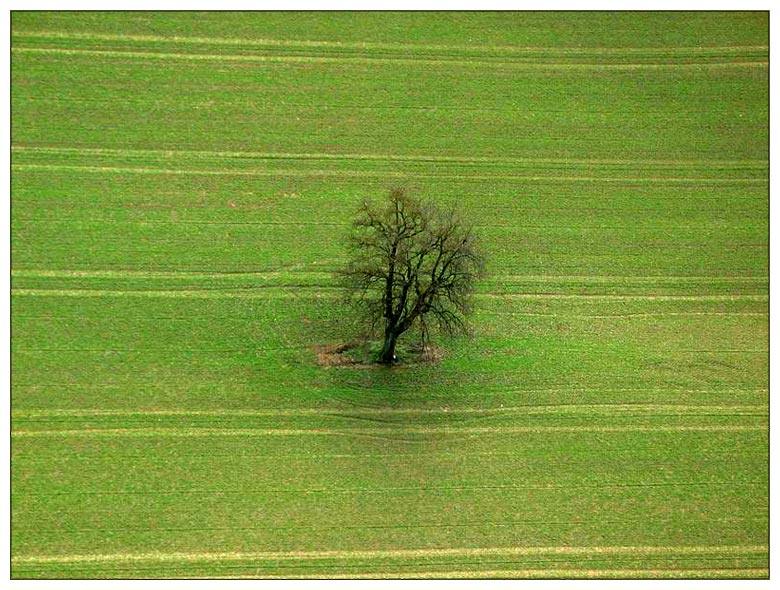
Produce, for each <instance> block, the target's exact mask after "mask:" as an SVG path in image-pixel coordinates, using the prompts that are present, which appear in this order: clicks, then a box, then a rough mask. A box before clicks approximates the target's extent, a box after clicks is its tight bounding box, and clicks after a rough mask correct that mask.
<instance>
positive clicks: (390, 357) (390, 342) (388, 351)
mask: <svg viewBox="0 0 780 590" xmlns="http://www.w3.org/2000/svg"><path fill="white" fill-rule="evenodd" d="M396 340H398V334H395V333H393V332H385V343H384V345H383V346H382V352H380V353H379V362H380V363H382V364H385V365H390V364H392V363H393V361H395V342H396Z"/></svg>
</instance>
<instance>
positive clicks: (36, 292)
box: [11, 285, 769, 301]
mask: <svg viewBox="0 0 780 590" xmlns="http://www.w3.org/2000/svg"><path fill="white" fill-rule="evenodd" d="M284 288H285V286H284V285H282V286H280V289H284ZM316 290H317V291H319V293H317V296H328V295H330V296H336V295H335V291H337V290H338V288H337V287H321V286H320V287H317V288H316ZM11 295H16V296H25V295H28V296H42V297H52V296H56V297H185V298H187V297H188V298H194V299H215V298H216V299H223V298H224V299H268V298H270V297H271V296H273V297H278V298H287V297H291V298H294V297H300V293H299V292H297V291H296V292H288V291H279V292H278V293H272V292H269V291H268V290H265V291H264V292H262V293H255V292H248V291H243V292H229V291H220V290H217V289H213V290H196V289H182V290H178V291H166V290H148V291H122V290H111V289H18V288H16V289H11ZM474 297H475V298H498V299H502V298H511V299H586V300H599V299H603V300H614V301H621V300H626V299H638V300H648V301H740V300H747V301H768V300H769V295H630V294H625V295H587V294H563V293H477V294H475V295H474Z"/></svg>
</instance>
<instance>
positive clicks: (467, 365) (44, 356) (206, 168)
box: [11, 12, 769, 578]
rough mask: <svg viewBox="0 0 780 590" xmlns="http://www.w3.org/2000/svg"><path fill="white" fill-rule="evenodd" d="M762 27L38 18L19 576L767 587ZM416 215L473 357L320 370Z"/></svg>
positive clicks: (20, 56) (27, 132) (15, 55)
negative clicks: (389, 208)
mask: <svg viewBox="0 0 780 590" xmlns="http://www.w3.org/2000/svg"><path fill="white" fill-rule="evenodd" d="M767 21H768V19H767V16H766V14H765V13H717V12H708V13H675V14H670V13H641V14H640V13H617V14H614V13H587V14H584V13H517V14H506V13H502V14H498V13H481V14H480V13H436V14H432V13H415V14H406V13H388V14H371V13H359V14H358V13H353V14H347V13H320V14H315V13H296V14H291V13H276V14H273V13H254V14H248V13H220V14H216V13H206V14H195V13H175V12H173V13H159V14H155V13H143V12H139V13H97V12H92V13H34V12H16V13H14V14H13V16H12V81H13V85H12V109H13V111H12V112H13V129H12V132H13V138H12V139H13V142H12V173H13V177H12V189H13V201H12V210H11V215H12V254H13V269H12V334H13V340H12V369H13V373H12V427H13V431H12V480H13V481H12V483H13V486H12V518H13V521H12V524H13V530H12V574H13V576H14V577H16V578H95V577H98V578H158V577H260V578H262V577H290V578H295V577H316V578H328V577H354V578H361V577H377V578H383V577H412V578H429V577H434V578H436V577H449V578H459V577H488V578H590V577H597V578H766V577H767V576H768V524H769V522H768V430H767V425H768V398H769V392H768V352H767V348H768V162H767V156H768V151H767V148H768V125H767V119H768V67H767V60H768V22H767ZM394 183H406V184H408V185H409V186H411V187H413V188H414V189H415V190H416V191H417V192H419V193H420V194H423V195H426V196H429V197H433V198H435V199H436V200H437V201H439V202H441V203H445V204H448V203H457V204H459V205H460V206H461V207H463V209H464V210H466V211H467V212H468V214H469V217H470V219H471V220H472V221H473V223H474V224H475V226H476V227H477V230H478V233H479V235H480V237H481V240H482V243H483V247H484V249H485V252H486V254H487V257H488V262H489V272H490V276H489V277H488V278H487V279H485V280H484V281H482V282H481V283H480V284H479V286H478V292H477V295H476V299H475V302H476V313H475V316H474V329H475V330H474V335H473V336H472V337H471V338H468V339H461V340H443V341H441V342H440V344H441V345H442V346H443V349H444V357H443V358H442V360H441V361H440V362H439V363H437V364H435V365H430V364H413V365H406V366H399V367H396V368H393V369H372V368H362V367H330V368H326V367H321V366H319V365H318V363H317V354H316V351H315V348H314V346H315V345H317V344H334V343H339V342H344V341H346V340H348V339H350V338H351V337H352V336H353V332H352V328H351V327H350V325H349V323H348V322H344V321H343V318H342V315H341V314H342V309H341V308H340V307H339V304H338V292H337V290H336V283H335V281H334V279H333V275H332V272H333V270H335V269H336V268H338V266H339V265H340V264H341V263H342V262H343V261H344V258H345V242H344V236H345V232H346V229H347V227H348V224H349V221H350V217H351V215H352V214H353V212H354V209H355V206H356V205H357V203H358V202H359V201H360V200H361V199H362V198H363V197H365V196H380V195H382V194H383V193H384V192H385V191H386V190H387V188H388V187H390V186H391V185H393V184H394Z"/></svg>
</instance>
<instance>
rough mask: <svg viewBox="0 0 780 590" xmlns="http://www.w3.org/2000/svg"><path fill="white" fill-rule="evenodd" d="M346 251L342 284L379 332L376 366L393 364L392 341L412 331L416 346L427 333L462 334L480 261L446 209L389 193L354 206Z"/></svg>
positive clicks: (467, 228) (467, 230)
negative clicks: (417, 334) (381, 337)
mask: <svg viewBox="0 0 780 590" xmlns="http://www.w3.org/2000/svg"><path fill="white" fill-rule="evenodd" d="M349 250H350V255H351V256H350V261H349V263H348V265H347V267H346V268H345V269H344V270H343V271H342V273H341V274H342V279H343V282H344V284H345V286H346V287H347V289H348V294H349V296H350V298H351V299H352V300H353V301H356V302H357V303H358V304H359V305H361V306H362V307H364V309H365V310H366V311H367V312H368V317H369V319H370V322H371V329H372V332H373V331H375V330H376V327H377V325H381V326H382V328H383V329H384V344H383V346H382V351H381V352H380V353H379V357H378V359H377V360H378V361H379V362H380V363H384V364H391V363H392V362H393V361H394V360H395V358H396V357H395V346H396V342H397V341H398V338H399V337H400V336H401V334H403V333H404V332H406V331H408V330H409V329H411V328H413V327H415V328H419V330H420V332H421V334H422V339H423V342H424V343H425V342H426V341H428V340H429V330H430V328H431V327H433V326H434V325H435V326H437V327H438V328H439V329H440V330H442V331H443V332H445V333H448V334H456V333H461V332H464V331H465V329H466V315H467V314H468V313H469V311H470V305H469V295H470V294H471V292H472V290H473V285H474V281H475V279H476V278H477V277H478V276H479V275H480V274H481V272H482V269H483V259H482V256H481V255H480V253H479V251H478V249H477V247H476V243H475V240H474V236H473V233H472V227H471V225H469V224H467V223H466V222H465V220H463V218H462V217H460V216H459V215H458V213H457V212H456V211H455V210H454V209H448V210H443V209H440V208H437V207H436V206H434V205H433V204H432V203H430V202H426V201H422V200H420V199H417V198H413V197H412V196H410V195H409V194H407V192H406V191H405V190H404V189H393V190H391V191H390V194H389V196H388V198H387V200H385V201H383V202H381V203H376V202H371V201H366V202H364V203H363V204H362V206H361V207H360V210H359V212H358V215H357V218H356V219H355V221H354V223H353V227H352V233H351V234H350V236H349Z"/></svg>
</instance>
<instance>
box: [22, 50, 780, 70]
mask: <svg viewBox="0 0 780 590" xmlns="http://www.w3.org/2000/svg"><path fill="white" fill-rule="evenodd" d="M11 54H12V55H13V54H37V55H67V56H85V57H109V58H130V59H145V60H187V61H227V62H259V63H320V64H328V63H332V64H338V63H344V62H351V63H357V64H362V65H376V64H387V65H395V64H402V65H406V66H415V65H419V66H422V67H429V66H445V67H447V66H457V67H465V68H485V67H493V68H499V69H501V68H508V69H531V70H545V69H547V70H553V69H564V70H637V69H652V70H666V69H692V68H693V69H702V68H713V69H714V68H718V69H720V68H766V67H768V66H769V62H768V61H766V60H758V61H719V62H710V61H701V62H686V63H574V62H569V63H567V62H533V61H519V60H518V58H514V59H515V60H517V61H499V60H495V59H484V58H476V59H473V58H472V59H468V58H465V59H460V58H452V59H450V58H445V59H442V58H438V59H432V58H427V57H426V58H414V57H364V56H359V55H340V56H309V55H306V56H304V55H243V54H225V53H173V52H165V53H163V52H154V51H116V50H107V49H64V48H54V47H11ZM510 59H511V58H510ZM721 59H723V58H721Z"/></svg>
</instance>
